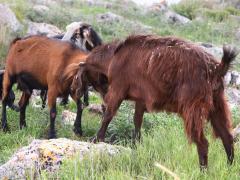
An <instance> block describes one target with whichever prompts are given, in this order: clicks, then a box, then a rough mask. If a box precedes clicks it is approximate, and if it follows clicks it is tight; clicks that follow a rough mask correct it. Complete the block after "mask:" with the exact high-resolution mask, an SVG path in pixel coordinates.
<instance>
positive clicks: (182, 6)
mask: <svg viewBox="0 0 240 180" xmlns="http://www.w3.org/2000/svg"><path fill="white" fill-rule="evenodd" d="M199 7H201V4H200V1H199V0H192V1H189V0H183V1H181V2H180V3H179V4H177V5H173V6H172V8H173V10H174V11H175V12H177V13H178V14H181V15H182V16H185V17H187V18H189V19H194V18H195V15H196V10H197V9H198V8H199Z"/></svg>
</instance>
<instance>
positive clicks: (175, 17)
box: [165, 10, 191, 25]
mask: <svg viewBox="0 0 240 180" xmlns="http://www.w3.org/2000/svg"><path fill="white" fill-rule="evenodd" d="M165 18H166V20H167V21H168V22H169V23H172V24H182V25H184V24H188V23H190V22H191V20H190V19H188V18H187V17H185V16H182V15H180V14H177V13H175V12H173V11H170V10H169V11H167V12H166V13H165Z"/></svg>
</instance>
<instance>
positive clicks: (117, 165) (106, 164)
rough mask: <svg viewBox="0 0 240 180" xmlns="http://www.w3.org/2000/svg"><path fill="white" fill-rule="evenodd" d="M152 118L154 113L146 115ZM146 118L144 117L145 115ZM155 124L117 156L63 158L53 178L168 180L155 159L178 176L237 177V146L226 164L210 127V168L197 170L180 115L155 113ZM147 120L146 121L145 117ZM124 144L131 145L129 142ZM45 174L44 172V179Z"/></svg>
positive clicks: (208, 133) (192, 149) (218, 142)
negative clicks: (229, 162)
mask: <svg viewBox="0 0 240 180" xmlns="http://www.w3.org/2000/svg"><path fill="white" fill-rule="evenodd" d="M147 116H148V118H149V116H150V117H152V118H154V116H155V115H152V114H151V115H147ZM145 117H146V116H145ZM155 117H157V119H155V121H157V122H156V123H155V126H154V127H152V128H151V130H150V131H148V132H146V131H144V133H143V139H142V141H141V143H140V144H137V145H136V147H135V148H132V151H131V152H130V153H129V152H124V153H122V154H120V155H118V156H116V157H107V156H101V155H97V156H93V157H87V158H85V159H84V160H80V159H79V157H78V156H77V155H76V156H75V157H73V158H72V159H68V160H65V161H64V163H63V165H62V166H61V169H60V171H59V172H57V173H56V174H54V176H53V177H55V178H56V177H60V178H61V179H170V177H169V176H168V175H166V174H164V173H163V172H162V171H161V170H160V169H158V168H156V167H155V166H154V163H155V162H159V163H160V164H162V165H164V166H166V167H167V168H169V169H171V170H172V171H173V172H175V173H176V174H177V175H178V176H179V177H180V179H238V178H239V175H240V174H239V164H238V162H239V160H240V157H239V152H240V150H239V148H236V152H235V154H236V158H235V162H234V164H233V165H232V166H228V165H227V159H226V155H225V151H224V149H223V146H222V143H221V141H220V140H216V141H215V140H214V139H213V138H212V135H211V131H210V128H207V129H208V131H207V133H206V134H207V138H208V139H209V142H210V146H209V168H208V170H207V171H206V172H205V173H202V172H200V170H199V166H198V156H197V151H196V147H195V145H189V144H188V142H187V140H186V137H185V134H184V131H183V126H182V122H181V120H180V118H178V117H177V116H174V115H167V114H164V113H161V114H158V115H157V116H155ZM146 121H147V120H146ZM126 146H128V147H131V143H130V142H129V143H128V144H127V145H126ZM47 177H49V176H48V174H47V173H43V178H44V179H45V178H46V179H47Z"/></svg>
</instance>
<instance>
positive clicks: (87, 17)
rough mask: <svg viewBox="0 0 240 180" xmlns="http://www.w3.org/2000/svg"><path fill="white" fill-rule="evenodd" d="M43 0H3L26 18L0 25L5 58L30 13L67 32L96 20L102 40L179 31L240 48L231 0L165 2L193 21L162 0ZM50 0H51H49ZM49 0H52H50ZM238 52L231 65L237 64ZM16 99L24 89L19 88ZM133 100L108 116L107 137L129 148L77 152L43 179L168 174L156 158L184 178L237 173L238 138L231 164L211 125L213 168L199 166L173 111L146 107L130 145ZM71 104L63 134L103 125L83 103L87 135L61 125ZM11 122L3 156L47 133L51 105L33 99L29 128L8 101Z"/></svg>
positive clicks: (238, 14) (2, 137)
mask: <svg viewBox="0 0 240 180" xmlns="http://www.w3.org/2000/svg"><path fill="white" fill-rule="evenodd" d="M38 2H41V1H40V0H18V1H15V0H0V4H7V5H8V6H9V7H10V8H11V9H12V10H13V12H14V13H15V15H16V17H17V19H18V20H19V22H20V23H21V24H22V25H23V27H22V29H21V30H19V31H18V32H11V31H9V30H8V28H7V27H5V26H0V65H1V67H2V68H3V67H4V60H5V57H6V54H7V49H8V46H9V43H10V42H11V40H12V39H13V38H14V37H16V36H24V35H26V32H27V28H28V26H27V24H28V21H33V22H44V23H49V24H52V25H55V26H57V27H58V28H60V29H61V30H62V31H63V32H64V31H65V27H66V25H68V24H70V23H71V22H73V21H85V22H87V23H89V24H92V25H93V27H94V29H95V30H96V32H98V33H99V35H100V37H101V38H102V39H103V41H104V42H107V41H112V40H113V39H123V38H125V37H127V36H128V35H129V34H134V33H152V34H157V35H161V36H166V35H174V36H179V37H182V38H186V39H189V40H191V41H193V42H204V43H209V44H213V45H214V46H219V47H222V45H223V44H231V45H234V46H236V47H238V48H240V37H238V36H237V33H238V31H240V29H239V24H240V10H239V9H236V8H235V7H234V6H230V5H227V6H221V5H218V4H212V3H209V2H208V1H201V0H193V1H192V0H183V1H182V2H181V3H180V4H177V5H173V6H172V7H166V8H167V10H169V9H170V10H172V11H174V12H177V13H178V14H180V15H182V16H185V17H187V18H188V19H189V20H190V22H189V23H184V24H181V23H174V22H171V21H169V20H168V19H167V18H166V16H165V14H164V10H161V8H160V9H159V8H158V7H157V6H155V7H152V8H150V7H149V8H147V7H138V6H136V5H135V4H134V3H133V2H131V1H122V0H108V1H101V0H100V1H90V0H89V1H87V0H86V1H84V0H76V1H71V0H70V1H67V0H60V1H53V3H49V4H47V5H46V4H45V5H46V6H47V7H48V8H49V10H47V11H45V12H44V13H42V14H41V13H40V14H39V13H37V12H36V11H35V10H34V8H33V7H34V5H36V4H37V3H38ZM44 2H47V1H44ZM49 2H50V1H49ZM108 12H111V13H113V14H115V15H117V16H115V18H113V20H112V19H110V20H104V19H103V18H101V15H102V14H106V13H108ZM239 63H240V57H238V59H237V61H236V62H235V63H234V65H233V68H234V69H236V70H240V64H239ZM14 90H15V92H16V93H17V100H16V102H17V101H18V99H19V95H20V92H19V91H17V90H16V88H15V87H14ZM90 103H97V104H100V103H101V99H100V98H99V97H98V95H96V94H92V96H91V97H90ZM133 107H134V104H133V103H131V102H124V103H123V104H122V105H121V108H120V110H119V112H118V114H117V116H116V117H115V118H114V119H113V121H112V122H111V124H110V126H109V128H108V132H107V138H106V141H107V142H110V143H113V144H119V145H123V146H126V147H130V148H132V149H133V150H132V153H131V154H129V153H124V154H121V155H119V156H117V157H114V158H111V157H102V156H96V157H94V158H90V159H89V158H86V159H84V160H83V161H80V160H79V158H78V156H75V157H73V158H71V159H68V160H66V161H64V163H63V165H62V166H61V169H60V171H59V172H57V173H55V174H49V173H47V172H42V174H41V176H42V178H43V179H49V178H50V177H51V178H56V179H171V178H170V177H169V176H168V175H167V174H165V173H163V172H162V171H161V170H160V169H158V168H157V167H155V166H154V163H155V162H159V163H160V164H162V165H164V166H166V167H168V168H169V169H171V170H172V171H173V172H175V173H176V174H177V175H178V176H179V177H180V178H181V179H239V177H240V172H239V168H240V165H239V162H240V156H239V154H240V149H239V148H240V147H239V144H236V152H235V154H236V158H235V161H234V164H233V165H232V166H228V165H227V159H226V156H225V151H224V149H223V146H222V143H221V141H220V140H215V139H214V137H213V136H212V130H211V127H210V126H209V125H206V134H207V138H208V140H209V144H210V146H209V169H208V170H207V171H206V172H204V173H201V172H200V171H199V167H198V156H197V151H196V147H195V145H189V144H188V141H187V138H186V136H185V134H184V128H183V124H182V120H181V118H180V117H178V116H177V115H175V114H166V113H165V112H163V113H157V114H156V113H152V114H148V113H146V114H145V115H144V125H143V128H142V141H141V143H139V144H137V145H136V146H132V139H131V137H132V133H133V127H134V126H133V120H132V119H133ZM63 109H68V110H71V111H73V112H76V106H75V104H74V103H73V102H70V103H69V104H68V105H67V106H66V107H62V106H58V110H57V111H58V115H57V119H56V129H57V136H58V137H66V138H70V139H76V140H84V141H87V140H89V139H90V137H92V136H94V135H95V134H96V132H97V130H98V129H99V126H100V123H101V116H100V115H95V114H92V113H90V112H89V111H88V110H84V113H83V131H84V135H83V137H77V136H75V134H74V133H73V131H72V126H70V125H64V124H63V122H62V121H61V112H62V111H63ZM7 113H8V123H9V127H10V129H11V132H9V133H4V132H2V130H0V164H3V163H4V162H6V161H7V160H8V159H9V157H10V156H11V155H12V154H13V153H14V152H15V151H16V150H17V149H18V148H20V147H22V146H24V145H27V144H29V143H30V142H31V141H32V140H33V139H39V138H40V139H42V138H46V137H47V130H48V126H49V111H48V109H47V108H45V109H43V110H41V109H40V108H36V107H34V106H32V104H31V103H30V105H29V106H28V108H27V114H26V122H27V126H28V127H27V128H26V129H23V130H19V114H18V113H16V112H13V111H12V110H10V109H8V112H7ZM232 116H233V122H234V125H236V124H237V123H239V122H240V112H239V108H234V109H232Z"/></svg>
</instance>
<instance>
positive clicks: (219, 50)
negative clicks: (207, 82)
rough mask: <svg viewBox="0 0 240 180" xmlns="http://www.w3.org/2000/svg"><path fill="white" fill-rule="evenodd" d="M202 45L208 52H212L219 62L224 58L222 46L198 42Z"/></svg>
mask: <svg viewBox="0 0 240 180" xmlns="http://www.w3.org/2000/svg"><path fill="white" fill-rule="evenodd" d="M198 44H199V45H200V46H201V47H203V48H204V50H206V51H207V52H208V53H210V54H212V55H213V56H214V57H215V58H216V60H218V61H219V62H220V61H221V59H222V55H223V49H222V47H221V48H220V47H217V46H214V45H212V44H210V43H202V42H200V43H198Z"/></svg>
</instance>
